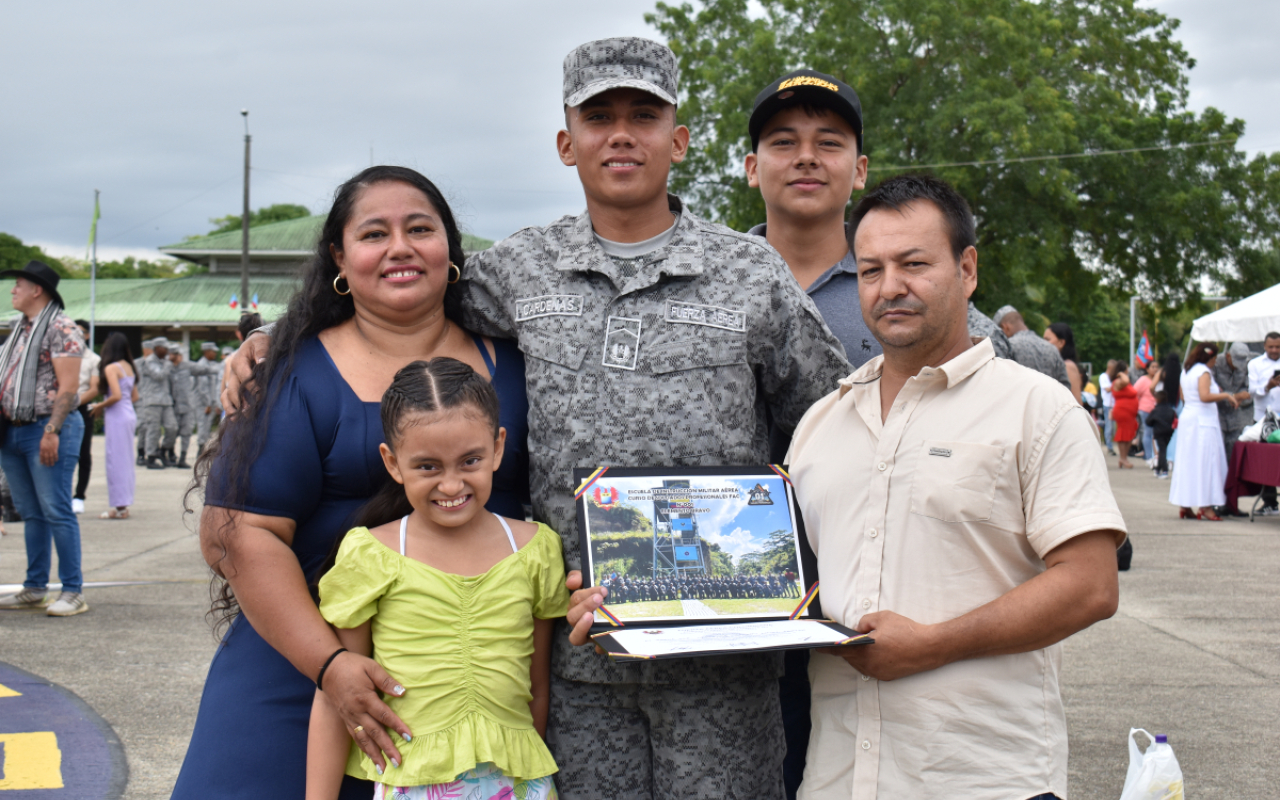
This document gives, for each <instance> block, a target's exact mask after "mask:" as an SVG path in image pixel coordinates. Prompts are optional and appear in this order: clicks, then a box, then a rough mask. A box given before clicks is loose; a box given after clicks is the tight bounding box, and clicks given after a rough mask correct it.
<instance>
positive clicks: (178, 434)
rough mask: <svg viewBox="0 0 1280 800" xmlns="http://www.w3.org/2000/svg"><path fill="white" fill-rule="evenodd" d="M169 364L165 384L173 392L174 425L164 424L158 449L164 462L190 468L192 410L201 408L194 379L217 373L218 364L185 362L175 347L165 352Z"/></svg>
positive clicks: (220, 366) (184, 357)
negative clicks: (170, 368)
mask: <svg viewBox="0 0 1280 800" xmlns="http://www.w3.org/2000/svg"><path fill="white" fill-rule="evenodd" d="M169 363H171V364H172V365H173V372H172V373H171V374H170V376H169V386H170V391H171V392H172V394H173V422H174V425H173V426H172V427H170V426H167V425H166V426H165V435H164V446H163V448H162V452H163V454H164V459H165V463H166V464H167V465H169V466H176V467H178V468H179V469H190V468H191V465H190V464H188V463H187V451H188V450H189V449H190V447H191V434H192V433H193V432H194V431H195V428H196V412H197V409H198V410H200V411H203V410H204V407H203V406H200V405H199V404H198V401H197V400H196V379H197V378H203V377H205V376H208V375H217V374H219V373H221V372H222V365H221V364H219V363H218V362H216V361H213V362H210V361H208V360H206V359H203V358H202V359H200V360H199V361H188V360H187V359H186V353H181V352H178V351H176V350H175V351H174V352H172V353H170V354H169ZM179 438H181V439H182V451H181V453H182V455H180V456H175V455H174V447H175V445H176V444H177V442H178V439H179Z"/></svg>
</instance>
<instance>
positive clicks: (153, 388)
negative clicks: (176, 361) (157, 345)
mask: <svg viewBox="0 0 1280 800" xmlns="http://www.w3.org/2000/svg"><path fill="white" fill-rule="evenodd" d="M172 375H173V364H171V363H169V359H168V358H157V357H156V354H155V353H152V354H151V355H149V356H146V357H144V358H142V359H141V360H140V361H138V401H139V402H138V405H141V406H172V405H173V389H172V386H171V377H172Z"/></svg>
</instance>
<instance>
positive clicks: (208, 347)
mask: <svg viewBox="0 0 1280 800" xmlns="http://www.w3.org/2000/svg"><path fill="white" fill-rule="evenodd" d="M217 349H218V344H217V342H205V343H204V344H202V345H200V352H202V353H203V352H204V351H205V350H217Z"/></svg>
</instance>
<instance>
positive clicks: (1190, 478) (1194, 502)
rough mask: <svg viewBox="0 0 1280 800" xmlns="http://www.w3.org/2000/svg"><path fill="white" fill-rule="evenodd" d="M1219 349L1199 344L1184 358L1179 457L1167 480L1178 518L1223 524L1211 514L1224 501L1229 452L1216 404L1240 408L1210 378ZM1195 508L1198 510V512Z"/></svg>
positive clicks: (1233, 398) (1205, 343)
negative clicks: (1223, 442)
mask: <svg viewBox="0 0 1280 800" xmlns="http://www.w3.org/2000/svg"><path fill="white" fill-rule="evenodd" d="M1217 363H1218V346H1217V345H1216V344H1209V343H1208V342H1201V343H1200V344H1198V345H1196V346H1195V349H1193V350H1192V351H1191V355H1189V356H1187V361H1186V363H1185V364H1184V365H1183V367H1184V368H1185V370H1186V371H1185V372H1183V373H1182V380H1181V388H1182V402H1183V404H1184V405H1183V407H1182V412H1181V413H1180V414H1179V415H1178V458H1177V460H1176V461H1174V464H1173V478H1172V479H1171V480H1170V481H1169V502H1170V503H1173V504H1174V505H1175V506H1179V507H1180V510H1179V512H1178V516H1179V518H1181V519H1193V518H1194V519H1207V520H1211V521H1213V522H1220V521H1221V520H1222V518H1221V517H1219V516H1218V515H1217V514H1216V513H1215V512H1214V510H1213V506H1220V505H1222V504H1224V503H1225V502H1226V501H1227V498H1226V491H1225V489H1224V487H1225V485H1226V482H1227V453H1226V450H1225V449H1224V447H1223V444H1222V427H1221V424H1220V423H1219V422H1218V405H1217V404H1218V403H1219V402H1226V403H1228V404H1230V405H1231V406H1232V407H1233V408H1234V407H1236V406H1239V405H1240V401H1239V400H1238V399H1236V397H1235V395H1232V394H1229V393H1227V392H1224V391H1222V389H1221V388H1219V386H1218V383H1217V381H1215V380H1214V379H1213V368H1214V367H1215V366H1217ZM1196 509H1199V510H1198V511H1197V510H1196Z"/></svg>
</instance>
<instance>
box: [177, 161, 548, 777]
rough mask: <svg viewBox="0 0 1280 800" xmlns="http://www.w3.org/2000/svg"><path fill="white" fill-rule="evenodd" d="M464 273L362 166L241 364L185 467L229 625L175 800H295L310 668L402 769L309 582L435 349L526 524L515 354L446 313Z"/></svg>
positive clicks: (385, 712)
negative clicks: (406, 383) (296, 284)
mask: <svg viewBox="0 0 1280 800" xmlns="http://www.w3.org/2000/svg"><path fill="white" fill-rule="evenodd" d="M463 262H464V256H463V252H462V241H461V235H460V234H459V232H458V228H457V225H456V224H455V222H454V219H453V215H452V212H451V211H450V210H449V207H448V205H447V204H446V203H445V201H444V198H443V197H442V196H441V195H440V192H439V190H437V189H436V187H435V185H434V184H432V183H431V182H430V181H428V180H427V179H426V178H424V177H423V176H422V175H419V174H418V173H416V172H414V171H412V170H408V169H403V168H399V167H371V168H369V169H367V170H365V171H364V172H361V173H360V174H359V175H357V176H355V177H354V178H352V179H351V180H349V181H347V182H346V183H345V184H343V185H342V186H341V187H340V188H339V189H338V192H337V194H336V195H335V198H334V204H333V208H332V210H331V211H330V213H329V217H328V219H327V220H326V222H325V225H324V230H323V232H322V233H321V236H320V241H319V243H318V244H317V246H316V254H315V257H314V258H313V259H312V262H311V263H310V264H309V265H308V267H307V268H306V270H305V273H304V277H303V288H302V289H301V291H299V293H298V294H297V295H295V296H294V298H293V300H292V301H290V303H289V309H288V311H287V312H286V314H285V316H284V317H282V318H281V319H280V320H279V321H278V322H277V323H276V326H275V330H274V333H273V336H272V340H271V351H270V354H269V356H268V358H267V359H266V361H265V362H263V363H262V364H259V365H258V367H257V368H256V370H255V382H256V385H257V386H258V387H259V389H258V390H257V393H256V395H254V396H253V399H252V401H251V403H250V405H249V407H248V408H247V409H246V410H245V411H243V412H242V413H241V414H239V415H237V416H236V417H234V418H230V419H229V423H228V424H226V425H225V426H224V429H223V431H222V434H221V436H220V437H219V438H218V440H217V442H216V445H215V446H213V447H211V448H209V450H208V451H207V452H206V454H205V455H203V456H202V457H201V461H200V463H199V464H198V465H197V477H198V479H199V480H201V481H202V482H203V484H204V486H205V508H204V512H203V514H202V516H201V520H200V543H201V548H202V550H203V552H204V555H205V558H206V560H208V562H209V565H210V566H211V567H212V568H213V570H214V571H215V572H216V573H217V574H218V575H219V576H221V578H223V579H224V581H220V582H219V583H220V591H221V594H220V596H219V598H218V600H217V601H215V604H214V613H215V614H218V615H219V616H221V617H222V618H223V619H227V620H230V621H231V624H230V627H229V629H228V630H227V633H226V636H225V637H224V638H223V640H222V643H221V645H220V646H219V648H218V651H217V653H216V655H215V656H214V659H213V663H212V664H211V666H210V668H209V676H208V678H207V680H206V683H205V689H204V695H203V697H202V698H201V702H200V711H199V715H198V716H197V718H196V727H195V732H194V734H193V735H192V738H191V745H190V747H189V748H188V751H187V756H186V760H185V761H184V762H183V766H182V772H181V774H180V775H179V776H178V782H177V786H176V787H175V789H174V793H173V797H174V798H178V799H179V800H195V799H196V798H199V799H200V800H223V799H224V798H245V800H249V798H254V799H255V800H256V799H257V798H264V797H270V798H272V799H273V800H278V799H281V798H298V800H302V798H303V794H304V791H305V781H306V778H305V772H306V747H307V723H308V718H309V716H310V711H311V703H312V699H313V698H314V694H315V686H316V683H315V681H316V679H317V678H319V677H320V674H321V671H322V670H323V680H322V689H323V691H324V692H325V694H326V695H327V696H328V697H329V699H330V701H331V702H333V703H334V705H335V706H336V707H337V708H338V709H339V711H340V713H341V714H342V716H343V719H344V721H345V722H346V724H347V727H348V729H349V730H351V731H352V732H353V735H354V737H355V739H356V741H357V742H358V743H359V744H360V745H361V747H362V748H364V749H365V751H366V752H367V753H369V755H370V756H371V757H373V758H374V760H375V762H378V763H383V764H385V763H386V759H388V758H392V757H394V758H397V759H398V758H399V753H398V751H397V750H396V748H395V742H396V741H399V738H398V737H403V736H404V735H405V734H410V733H411V731H410V730H409V729H408V728H407V727H406V726H405V724H404V723H403V722H402V721H401V720H399V719H398V718H396V717H395V715H394V714H393V713H391V710H390V709H389V708H388V707H387V706H386V705H385V704H384V703H382V701H381V700H380V699H379V698H378V696H377V695H376V694H375V693H374V690H382V691H395V689H396V684H395V679H394V676H389V675H387V674H386V672H385V671H383V670H382V668H381V667H380V666H378V664H377V663H376V662H375V661H373V660H371V659H367V658H364V657H362V656H359V655H357V654H355V653H348V652H342V651H341V645H340V644H339V643H338V639H337V637H336V636H335V635H334V633H333V631H332V630H331V629H330V628H329V626H328V625H327V624H326V623H325V622H324V620H323V619H322V618H321V617H320V614H319V612H318V610H317V608H316V605H315V599H314V596H313V594H312V593H311V591H310V589H309V585H308V582H309V580H311V579H312V578H313V577H314V575H315V573H316V571H317V570H318V569H319V568H320V567H321V566H322V564H323V562H324V560H325V559H326V557H327V556H328V554H329V552H330V550H331V547H332V544H333V542H334V540H335V539H336V538H337V537H338V536H339V535H340V534H341V533H342V532H343V531H345V530H347V528H348V527H350V525H351V520H352V517H353V515H354V514H355V512H356V511H357V510H358V509H359V508H360V506H362V505H363V504H364V503H365V502H366V501H368V500H369V499H370V498H371V497H372V496H373V495H374V494H375V493H376V492H377V490H378V489H379V488H380V487H381V485H382V483H383V482H384V481H385V480H386V470H385V469H383V467H382V463H381V459H380V456H379V455H378V445H379V444H380V443H381V442H382V425H381V421H380V417H379V412H380V406H379V403H378V401H379V399H380V398H381V397H382V394H383V392H384V391H385V390H386V388H387V386H389V385H390V383H391V379H392V377H393V376H394V375H395V373H396V371H397V370H399V369H400V368H401V367H403V366H405V365H407V364H409V363H410V362H413V361H417V360H420V359H429V358H434V357H436V356H449V357H451V358H456V359H458V360H460V361H463V362H466V363H468V364H471V365H472V367H473V368H474V369H475V370H476V371H477V372H479V373H480V374H481V375H489V376H491V380H492V382H493V386H494V388H495V389H496V390H497V393H498V397H499V398H500V400H501V408H502V415H501V423H502V425H503V427H505V428H506V429H507V445H506V451H505V454H504V457H503V459H502V466H501V468H500V469H499V470H498V472H497V474H496V475H495V476H494V492H493V496H492V498H491V499H490V501H489V503H488V504H487V507H488V508H489V509H490V510H491V511H493V512H494V513H496V514H502V515H505V516H512V517H516V518H520V517H522V516H523V515H524V512H523V505H524V504H525V503H526V502H527V500H528V474H527V472H528V470H527V465H528V454H527V452H526V451H525V433H526V427H527V423H526V418H527V413H528V405H527V402H526V400H525V394H524V391H525V390H524V361H523V359H522V357H521V355H520V352H519V350H517V349H516V347H515V346H514V345H513V344H512V343H510V342H491V341H489V340H487V339H483V338H481V337H478V336H474V335H472V334H470V333H468V332H466V331H464V330H462V329H461V328H459V327H458V326H457V325H455V324H454V323H452V322H451V321H450V320H449V319H448V318H447V317H446V316H445V314H444V297H445V293H446V291H447V289H448V284H449V283H451V282H453V281H455V280H457V278H458V276H459V274H460V270H461V269H462V268H463V266H464V265H463ZM335 654H336V655H335ZM387 729H390V730H392V731H394V732H395V733H396V736H391V735H388V733H387ZM371 795H372V784H367V783H364V782H361V781H356V780H354V779H352V778H348V779H347V782H346V783H345V784H344V785H343V792H342V798H343V800H347V798H357V797H359V798H367V797H370V796H371Z"/></svg>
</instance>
